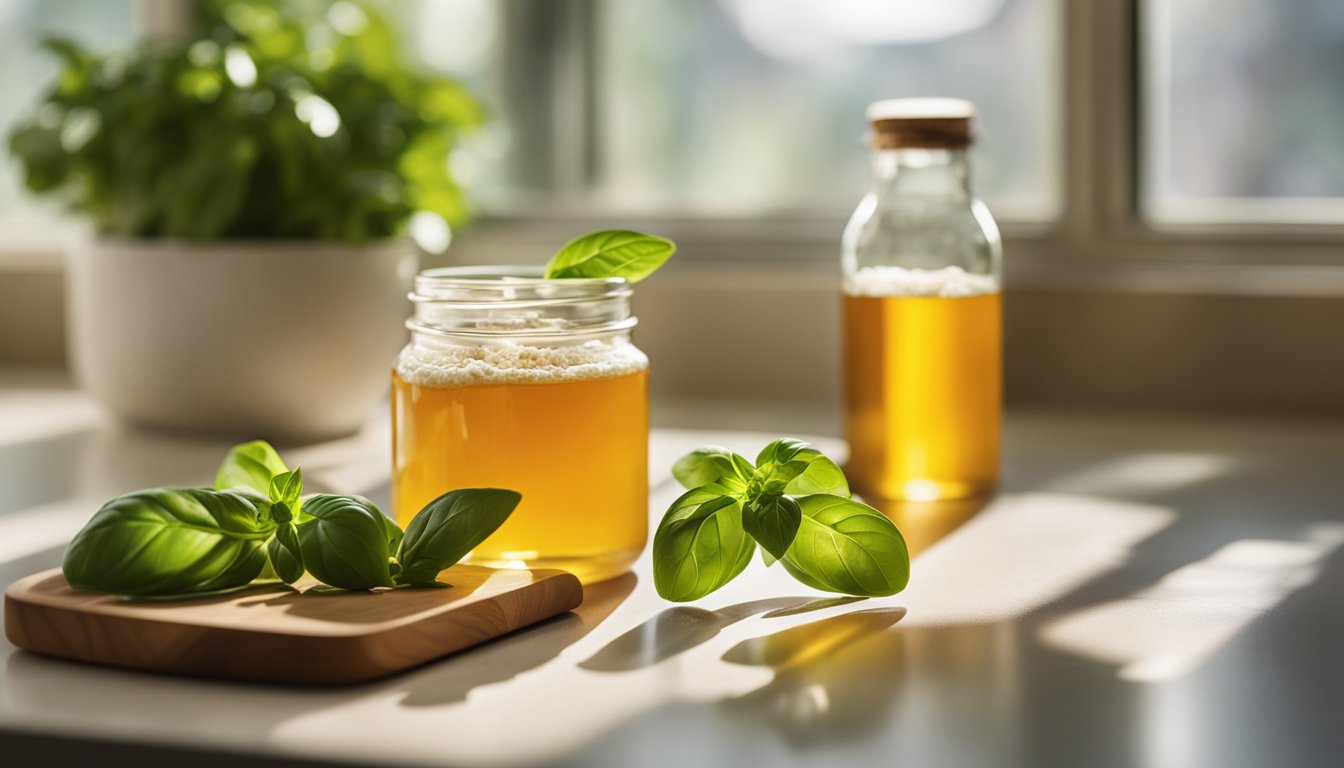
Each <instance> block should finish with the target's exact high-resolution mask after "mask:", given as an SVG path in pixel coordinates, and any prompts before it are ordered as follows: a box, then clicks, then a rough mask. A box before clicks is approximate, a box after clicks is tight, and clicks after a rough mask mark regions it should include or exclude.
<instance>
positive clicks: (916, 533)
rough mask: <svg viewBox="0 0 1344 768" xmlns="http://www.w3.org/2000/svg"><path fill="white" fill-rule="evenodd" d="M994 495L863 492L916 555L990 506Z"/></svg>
mask: <svg viewBox="0 0 1344 768" xmlns="http://www.w3.org/2000/svg"><path fill="white" fill-rule="evenodd" d="M993 499H994V497H993V496H978V497H975V498H970V499H947V500H944V501H907V500H905V499H884V498H881V497H875V496H864V497H863V501H864V503H866V504H869V505H870V506H872V507H874V508H876V509H877V510H878V511H880V512H881V513H882V514H884V515H886V516H887V517H889V518H891V520H892V522H894V523H896V527H897V528H900V529H901V535H903V536H904V537H905V545H906V547H907V548H909V550H910V556H911V557H914V556H915V555H917V554H919V553H920V552H922V551H924V550H925V549H928V548H929V547H930V546H932V545H933V544H934V543H935V542H937V541H938V540H939V539H941V538H943V537H944V536H946V535H948V534H949V533H951V532H953V531H955V530H956V529H957V528H959V527H961V525H962V523H965V522H966V521H967V520H970V519H971V518H972V517H975V516H976V515H977V514H978V513H979V512H980V510H982V509H984V508H985V507H987V506H989V502H991V501H993Z"/></svg>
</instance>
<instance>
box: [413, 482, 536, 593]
mask: <svg viewBox="0 0 1344 768" xmlns="http://www.w3.org/2000/svg"><path fill="white" fill-rule="evenodd" d="M522 498H523V497H522V495H521V494H519V493H517V492H516V491H506V490H501V489H499V488H463V489H460V490H456V491H449V492H448V493H445V494H443V495H442V496H440V497H438V498H437V499H435V500H433V501H431V502H430V503H429V504H427V505H425V508H424V509H422V510H420V512H419V513H417V514H416V516H415V517H413V518H411V522H410V524H409V525H407V526H406V535H405V538H404V539H402V542H401V550H400V551H399V552H398V553H397V561H398V562H399V563H400V564H401V574H400V575H399V576H398V577H397V581H398V583H402V584H411V585H414V586H430V585H433V584H436V583H438V577H439V572H440V571H443V570H445V569H447V568H449V567H451V566H453V565H454V564H456V563H457V561H459V560H461V559H462V558H464V557H466V556H467V553H468V552H470V551H471V550H473V549H475V548H476V547H477V545H479V544H480V543H481V542H483V541H485V540H486V538H487V537H489V536H490V534H492V533H494V532H495V531H496V530H497V529H498V528H499V526H501V525H503V524H504V521H505V520H508V519H509V515H511V514H513V510H514V509H516V508H517V507H518V502H519V501H521V500H522Z"/></svg>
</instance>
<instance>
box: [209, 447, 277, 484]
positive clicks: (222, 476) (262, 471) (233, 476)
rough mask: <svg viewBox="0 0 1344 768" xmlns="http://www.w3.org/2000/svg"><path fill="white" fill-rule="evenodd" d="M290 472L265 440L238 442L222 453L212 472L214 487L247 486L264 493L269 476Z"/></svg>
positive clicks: (269, 481)
mask: <svg viewBox="0 0 1344 768" xmlns="http://www.w3.org/2000/svg"><path fill="white" fill-rule="evenodd" d="M288 471H289V467H287V466H285V462H284V461H283V460H282V459H281V458H280V454H279V453H277V452H276V450H275V449H274V448H272V447H271V444H270V443H268V442H266V441H265V440H253V441H251V442H249V443H240V444H238V445H235V446H233V447H232V448H230V449H229V452H228V453H227V454H225V455H224V463H222V464H220V466H219V472H218V473H216V474H215V488H216V489H219V490H223V489H228V488H250V489H252V490H254V491H256V492H257V493H261V494H266V493H269V492H270V490H271V479H272V478H273V477H275V476H276V475H279V474H283V473H285V472H288Z"/></svg>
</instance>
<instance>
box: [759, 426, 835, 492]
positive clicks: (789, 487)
mask: <svg viewBox="0 0 1344 768" xmlns="http://www.w3.org/2000/svg"><path fill="white" fill-rule="evenodd" d="M756 466H757V467H758V469H757V471H756V477H755V483H754V484H755V486H756V487H757V488H759V489H760V490H761V492H765V493H787V494H789V495H790V496H808V495H811V494H816V493H830V494H834V495H836V496H845V497H848V496H849V495H850V490H849V482H848V481H846V480H845V473H844V472H843V471H842V470H841V469H840V467H839V465H837V464H836V463H835V462H834V461H831V460H830V459H829V458H827V457H826V455H825V454H823V453H822V452H821V451H819V450H817V449H816V448H813V447H812V445H811V444H810V443H806V442H804V441H802V440H797V439H794V438H789V437H786V438H781V439H779V440H776V441H774V442H773V443H770V444H769V445H767V446H766V447H765V448H764V449H762V450H761V453H760V455H759V456H757V458H756Z"/></svg>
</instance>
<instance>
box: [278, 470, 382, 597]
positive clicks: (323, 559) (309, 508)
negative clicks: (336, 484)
mask: <svg viewBox="0 0 1344 768" xmlns="http://www.w3.org/2000/svg"><path fill="white" fill-rule="evenodd" d="M303 511H304V516H305V518H306V519H304V520H303V521H302V522H300V523H299V524H298V540H299V541H298V544H299V555H300V558H299V559H300V560H301V561H302V562H303V566H304V568H305V569H307V571H308V573H311V574H312V575H313V578H315V579H317V580H318V581H320V582H322V583H323V584H329V585H331V586H333V587H339V588H341V589H349V590H356V591H357V590H367V589H373V588H374V587H390V586H392V573H391V570H390V568H389V566H388V554H389V553H388V549H387V541H388V536H387V529H386V527H385V525H384V523H383V518H384V515H383V513H382V512H381V511H379V509H378V507H376V506H374V505H373V503H372V502H370V501H369V500H368V499H364V498H359V497H355V496H334V495H331V494H317V495H315V496H310V497H308V498H307V499H306V500H305V501H304V503H303Z"/></svg>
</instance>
